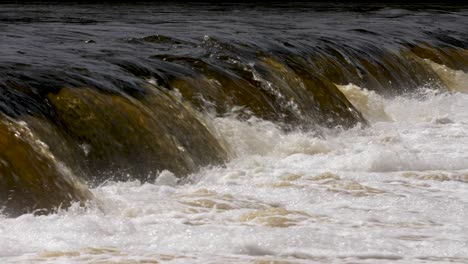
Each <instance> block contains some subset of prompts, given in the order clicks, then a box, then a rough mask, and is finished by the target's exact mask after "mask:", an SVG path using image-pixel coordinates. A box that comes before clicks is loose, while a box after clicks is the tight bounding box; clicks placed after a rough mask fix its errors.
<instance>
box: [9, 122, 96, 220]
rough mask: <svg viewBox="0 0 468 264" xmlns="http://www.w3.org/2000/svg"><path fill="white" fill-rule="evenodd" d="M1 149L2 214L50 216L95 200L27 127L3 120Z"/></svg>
mask: <svg viewBox="0 0 468 264" xmlns="http://www.w3.org/2000/svg"><path fill="white" fill-rule="evenodd" d="M0 147H1V151H0V206H1V207H2V208H3V209H2V211H3V213H6V214H8V215H12V216H15V215H19V214H22V213H27V212H32V211H35V210H38V212H39V213H47V212H51V211H53V210H54V209H56V208H58V207H66V206H68V205H69V204H70V203H71V202H72V201H80V202H84V201H86V200H87V199H90V198H92V194H91V192H89V191H88V190H87V189H86V186H84V185H83V184H82V183H80V182H79V181H78V180H77V179H76V178H75V177H74V176H73V175H72V174H71V173H70V171H69V170H68V169H67V168H66V167H65V166H64V165H63V164H61V163H60V162H59V161H57V160H56V159H55V157H54V156H53V155H52V154H51V153H50V152H49V150H48V149H47V147H46V146H45V144H43V143H42V142H41V141H39V140H38V139H37V138H36V137H35V136H34V135H33V134H32V133H31V132H30V130H29V129H28V128H27V127H26V126H25V125H24V124H21V123H16V122H13V121H10V120H8V119H7V118H4V117H2V116H0Z"/></svg>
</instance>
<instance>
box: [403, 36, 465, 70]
mask: <svg viewBox="0 0 468 264" xmlns="http://www.w3.org/2000/svg"><path fill="white" fill-rule="evenodd" d="M410 50H411V52H413V53H414V54H415V55H417V56H418V57H420V58H423V59H428V60H431V61H432V62H435V63H437V64H440V65H445V66H447V67H449V68H451V69H454V70H463V71H468V52H467V51H466V50H465V49H461V48H455V47H433V46H430V45H428V44H424V43H422V44H418V45H412V47H411V48H410Z"/></svg>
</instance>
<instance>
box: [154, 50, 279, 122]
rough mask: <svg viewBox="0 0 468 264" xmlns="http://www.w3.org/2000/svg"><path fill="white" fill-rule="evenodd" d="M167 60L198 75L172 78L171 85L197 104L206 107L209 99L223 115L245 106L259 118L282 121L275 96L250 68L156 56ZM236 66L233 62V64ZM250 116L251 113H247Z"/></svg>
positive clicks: (247, 110)
mask: <svg viewBox="0 0 468 264" xmlns="http://www.w3.org/2000/svg"><path fill="white" fill-rule="evenodd" d="M153 58H157V59H160V60H163V61H168V62H171V63H177V64H179V65H183V66H186V67H187V68H189V69H190V70H191V71H192V72H194V74H193V75H192V76H178V77H177V78H174V79H172V80H171V81H170V83H169V85H170V88H173V89H178V90H179V91H180V93H181V94H182V95H183V96H184V97H185V98H187V99H188V100H190V101H191V102H192V103H193V104H194V105H196V106H197V107H199V108H203V107H204V106H205V105H204V104H205V103H206V102H209V103H210V104H212V105H213V107H214V109H215V110H216V111H217V113H219V114H225V113H226V112H228V111H230V110H231V109H232V108H233V107H242V108H244V109H245V110H246V111H245V112H244V113H247V112H248V113H251V114H252V115H254V116H256V117H260V118H263V119H267V120H272V121H282V120H281V117H282V113H281V112H280V111H279V108H278V105H277V104H276V103H275V100H274V95H273V94H272V93H271V92H270V91H268V90H266V89H264V87H262V85H261V83H260V82H258V81H257V80H254V78H253V76H252V73H251V72H249V71H248V70H246V69H239V67H237V68H235V69H229V68H223V67H219V66H217V65H215V64H210V63H207V62H205V61H204V60H201V59H197V58H190V57H177V56H163V55H161V56H153ZM231 66H232V65H231ZM247 116H248V115H247Z"/></svg>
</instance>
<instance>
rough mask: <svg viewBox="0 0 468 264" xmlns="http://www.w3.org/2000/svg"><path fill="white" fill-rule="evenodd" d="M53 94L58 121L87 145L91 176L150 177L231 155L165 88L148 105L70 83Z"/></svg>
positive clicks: (185, 170)
mask: <svg viewBox="0 0 468 264" xmlns="http://www.w3.org/2000/svg"><path fill="white" fill-rule="evenodd" d="M48 98H49V101H50V105H51V108H52V111H53V119H54V121H55V122H56V123H57V125H58V127H59V128H60V130H61V131H63V132H64V133H65V134H66V135H67V136H68V137H70V138H71V139H72V140H73V141H74V142H75V144H78V145H79V146H81V147H82V149H83V151H82V153H81V155H82V159H83V160H85V163H86V166H87V167H88V169H89V171H91V172H92V175H90V176H95V178H93V177H90V179H96V180H97V181H98V182H102V180H104V179H108V178H111V179H114V180H126V179H128V178H138V179H141V180H147V179H149V178H150V176H152V175H155V173H156V172H157V171H162V170H170V171H172V172H173V173H175V174H176V175H178V176H182V175H186V174H188V173H190V172H192V171H193V170H194V169H196V168H197V167H198V166H200V165H207V164H209V163H219V162H221V161H222V160H224V158H225V155H226V153H225V152H224V150H223V149H222V148H221V147H220V146H219V144H218V142H217V141H216V139H215V138H214V137H213V136H212V135H211V134H210V132H209V131H208V130H207V129H206V127H204V126H203V125H201V124H199V121H198V120H197V119H196V118H194V117H192V116H191V115H190V113H187V110H186V109H184V108H183V107H179V106H178V104H177V102H176V101H174V100H171V99H170V98H168V97H167V96H166V95H164V94H161V93H159V94H158V93H153V94H151V95H149V96H148V98H147V99H145V100H146V102H147V103H146V105H145V104H143V103H141V102H139V101H137V100H135V99H132V98H130V97H124V96H123V95H119V94H110V93H104V92H100V91H97V90H93V89H87V88H83V89H72V88H64V89H62V90H61V91H60V92H59V93H58V94H49V96H48ZM150 106H151V107H150Z"/></svg>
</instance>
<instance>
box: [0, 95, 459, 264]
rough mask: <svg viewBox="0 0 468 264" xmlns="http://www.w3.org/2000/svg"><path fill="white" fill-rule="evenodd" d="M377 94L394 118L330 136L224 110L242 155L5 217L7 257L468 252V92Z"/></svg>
mask: <svg viewBox="0 0 468 264" xmlns="http://www.w3.org/2000/svg"><path fill="white" fill-rule="evenodd" d="M373 98H377V99H376V100H382V101H381V102H383V106H384V108H383V111H384V112H385V113H386V115H388V116H389V117H390V119H387V120H382V119H376V120H374V121H372V122H371V125H370V126H369V127H366V128H360V127H356V128H353V129H350V130H347V131H333V130H330V131H329V133H326V134H325V135H324V136H322V137H317V136H316V135H315V134H314V133H312V132H310V133H308V132H300V131H294V132H288V133H286V132H284V131H282V130H281V129H280V128H279V127H278V126H276V125H275V124H273V123H271V122H267V121H264V120H258V119H250V120H249V121H248V122H241V121H238V120H237V119H235V118H233V117H225V118H217V119H215V120H214V121H213V126H214V129H216V130H217V133H218V134H219V135H222V136H223V137H225V140H226V142H227V144H228V145H229V147H230V148H231V149H232V150H233V152H234V156H235V158H234V159H233V160H232V161H230V162H228V163H227V164H225V165H223V166H219V167H206V168H202V169H201V170H200V171H199V172H197V173H195V174H193V175H191V177H190V180H189V183H185V184H178V185H177V184H175V180H176V179H175V178H174V177H173V174H172V173H171V172H168V171H165V172H163V173H162V174H161V175H160V178H159V180H157V181H156V183H154V184H151V183H145V184H142V183H140V182H137V181H135V182H123V183H116V182H109V183H107V184H105V185H103V186H100V187H98V188H96V189H94V190H93V193H94V195H95V196H96V197H97V198H98V199H99V200H100V201H101V204H100V207H99V208H98V207H89V208H86V209H83V208H81V207H79V206H73V207H72V208H70V209H69V210H68V211H62V212H59V213H58V214H55V215H48V216H32V215H24V216H21V217H18V218H0V260H1V261H2V263H12V262H33V261H35V260H37V261H40V262H44V263H68V262H73V261H74V262H93V261H104V262H106V261H107V262H110V261H122V262H130V261H132V260H133V261H149V262H150V261H158V262H165V261H167V262H171V263H210V262H211V263H226V262H230V263H246V262H254V261H278V262H280V261H284V262H286V261H292V262H297V263H341V262H363V261H364V262H365V261H367V262H369V263H370V262H379V263H422V262H424V261H427V260H431V259H432V260H435V261H436V262H437V261H438V262H439V263H445V262H449V261H450V260H454V261H458V262H461V263H463V262H467V261H468V253H467V251H466V246H467V245H466V241H468V227H467V226H466V219H468V199H467V197H468V188H467V182H468V154H467V153H468V132H467V131H468V95H465V94H461V93H452V94H441V93H438V92H435V91H432V90H425V91H423V92H422V93H420V94H419V95H417V96H414V97H412V98H408V97H398V98H394V99H392V100H387V99H383V98H380V97H374V96H370V95H369V96H368V99H369V101H368V103H369V104H372V103H373V102H372V100H374V99H373ZM371 120H373V119H371ZM440 120H450V122H445V121H443V122H441V121H440ZM385 261H386V262H385Z"/></svg>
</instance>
